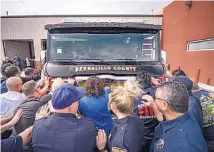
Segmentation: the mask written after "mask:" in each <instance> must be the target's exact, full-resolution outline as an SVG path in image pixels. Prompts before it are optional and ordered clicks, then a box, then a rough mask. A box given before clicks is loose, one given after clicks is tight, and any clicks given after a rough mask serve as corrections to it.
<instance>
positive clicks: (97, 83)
mask: <svg viewBox="0 0 214 152" xmlns="http://www.w3.org/2000/svg"><path fill="white" fill-rule="evenodd" d="M101 95H104V84H103V82H102V80H100V79H99V78H98V77H96V76H90V77H89V78H88V80H87V81H86V96H101Z"/></svg>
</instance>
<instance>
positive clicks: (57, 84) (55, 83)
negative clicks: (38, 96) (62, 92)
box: [51, 78, 64, 92]
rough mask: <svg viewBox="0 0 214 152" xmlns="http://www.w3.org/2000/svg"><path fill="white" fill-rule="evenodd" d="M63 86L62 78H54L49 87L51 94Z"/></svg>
mask: <svg viewBox="0 0 214 152" xmlns="http://www.w3.org/2000/svg"><path fill="white" fill-rule="evenodd" d="M63 84H64V82H63V80H62V78H56V79H55V80H54V81H53V83H52V85H51V92H54V91H55V90H56V89H57V88H59V87H61V86H62V85H63Z"/></svg>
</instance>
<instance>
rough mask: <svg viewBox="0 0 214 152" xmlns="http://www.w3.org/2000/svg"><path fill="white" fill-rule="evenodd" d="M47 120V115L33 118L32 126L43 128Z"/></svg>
mask: <svg viewBox="0 0 214 152" xmlns="http://www.w3.org/2000/svg"><path fill="white" fill-rule="evenodd" d="M48 120H49V117H47V118H41V119H38V120H35V122H34V127H35V128H44V126H45V125H46V123H47V122H48Z"/></svg>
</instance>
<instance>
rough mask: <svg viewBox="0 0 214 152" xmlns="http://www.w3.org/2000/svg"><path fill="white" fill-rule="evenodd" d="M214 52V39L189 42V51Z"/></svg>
mask: <svg viewBox="0 0 214 152" xmlns="http://www.w3.org/2000/svg"><path fill="white" fill-rule="evenodd" d="M203 50H204V51H206V50H214V38H210V39H203V40H197V41H189V42H187V51H203Z"/></svg>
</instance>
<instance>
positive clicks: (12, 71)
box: [4, 65, 20, 78]
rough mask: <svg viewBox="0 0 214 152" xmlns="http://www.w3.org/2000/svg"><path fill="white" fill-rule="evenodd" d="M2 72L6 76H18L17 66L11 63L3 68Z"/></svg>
mask: <svg viewBox="0 0 214 152" xmlns="http://www.w3.org/2000/svg"><path fill="white" fill-rule="evenodd" d="M4 74H5V76H6V77H7V78H10V77H17V76H20V70H19V68H18V67H17V66H14V65H12V66H8V67H7V68H6V69H5V71H4Z"/></svg>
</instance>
